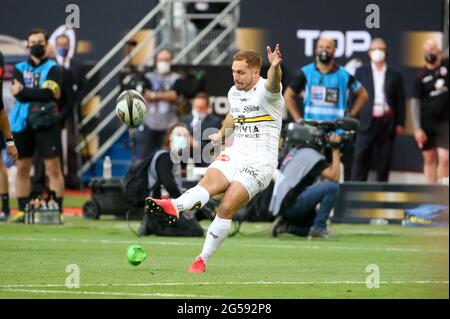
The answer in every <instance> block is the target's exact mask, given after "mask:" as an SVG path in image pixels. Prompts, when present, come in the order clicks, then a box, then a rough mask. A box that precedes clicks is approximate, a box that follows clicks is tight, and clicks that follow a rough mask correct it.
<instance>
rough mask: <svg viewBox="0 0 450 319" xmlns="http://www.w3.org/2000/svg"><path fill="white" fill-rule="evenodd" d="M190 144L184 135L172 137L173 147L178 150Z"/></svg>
mask: <svg viewBox="0 0 450 319" xmlns="http://www.w3.org/2000/svg"><path fill="white" fill-rule="evenodd" d="M187 146H188V140H187V138H185V137H184V136H174V137H173V139H172V148H173V149H175V150H176V151H177V152H179V151H182V150H184V149H185V148H186V147H187Z"/></svg>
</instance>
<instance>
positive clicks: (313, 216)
mask: <svg viewBox="0 0 450 319" xmlns="http://www.w3.org/2000/svg"><path fill="white" fill-rule="evenodd" d="M330 141H331V142H332V143H333V145H334V146H333V148H332V161H331V165H329V164H328V163H327V161H326V160H325V157H324V155H322V154H321V153H320V152H319V151H318V150H316V149H313V148H310V147H304V146H301V147H297V148H294V149H292V150H290V151H289V153H288V154H287V155H286V157H285V158H284V160H283V161H282V164H281V167H280V171H281V175H279V176H278V178H277V179H276V182H275V186H274V191H273V194H272V199H271V202H270V205H269V210H270V211H272V213H273V215H274V216H277V217H276V218H275V221H274V224H273V228H272V235H273V236H274V237H277V236H278V235H279V234H281V233H291V234H294V235H298V236H309V237H328V236H329V235H328V231H327V224H326V222H327V219H328V217H329V215H330V212H331V210H332V209H333V207H334V202H335V200H336V198H337V195H338V191H339V185H338V184H337V183H336V182H337V181H338V180H339V175H340V167H339V163H340V160H339V158H340V151H339V142H340V138H339V136H338V135H334V136H331V137H330ZM320 178H323V179H325V180H326V181H324V182H320ZM318 204H320V208H319V210H318V211H317V212H316V206H317V205H318Z"/></svg>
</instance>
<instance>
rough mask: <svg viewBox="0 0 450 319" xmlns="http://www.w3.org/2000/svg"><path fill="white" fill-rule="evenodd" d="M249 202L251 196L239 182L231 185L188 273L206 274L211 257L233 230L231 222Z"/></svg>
mask: <svg viewBox="0 0 450 319" xmlns="http://www.w3.org/2000/svg"><path fill="white" fill-rule="evenodd" d="M248 201H249V194H248V192H247V190H246V189H245V187H244V186H243V185H242V184H241V183H239V182H233V183H231V185H230V187H228V189H227V191H226V192H225V195H224V197H223V198H222V201H221V203H220V206H219V209H218V213H217V215H216V217H215V218H214V220H213V222H212V223H211V225H210V226H209V228H208V231H207V233H206V238H205V243H204V244H203V249H202V252H201V253H200V255H199V256H198V257H197V259H195V261H194V263H193V264H192V265H191V267H189V270H188V272H205V270H206V263H207V262H208V259H209V257H211V256H212V254H213V253H214V252H215V251H216V250H217V249H218V248H219V247H220V245H221V244H222V243H223V241H224V240H225V238H227V236H228V233H229V232H230V229H231V220H232V218H233V216H234V214H236V212H237V211H238V210H239V209H241V208H242V207H244V206H245V205H246V204H247V203H248Z"/></svg>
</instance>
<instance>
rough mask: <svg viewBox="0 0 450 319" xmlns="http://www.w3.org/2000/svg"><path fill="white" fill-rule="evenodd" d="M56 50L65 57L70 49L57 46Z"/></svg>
mask: <svg viewBox="0 0 450 319" xmlns="http://www.w3.org/2000/svg"><path fill="white" fill-rule="evenodd" d="M56 52H57V53H58V55H59V56H62V57H63V58H65V57H66V56H67V54H68V53H69V49H66V48H57V49H56Z"/></svg>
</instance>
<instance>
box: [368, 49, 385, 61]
mask: <svg viewBox="0 0 450 319" xmlns="http://www.w3.org/2000/svg"><path fill="white" fill-rule="evenodd" d="M385 57H386V53H385V52H384V51H383V50H379V49H376V50H373V51H371V52H370V59H371V60H372V61H373V62H381V61H384V59H385Z"/></svg>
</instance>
